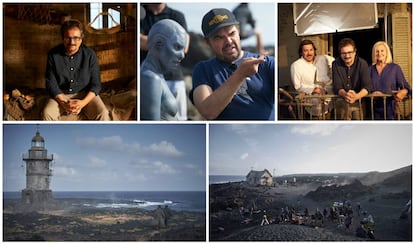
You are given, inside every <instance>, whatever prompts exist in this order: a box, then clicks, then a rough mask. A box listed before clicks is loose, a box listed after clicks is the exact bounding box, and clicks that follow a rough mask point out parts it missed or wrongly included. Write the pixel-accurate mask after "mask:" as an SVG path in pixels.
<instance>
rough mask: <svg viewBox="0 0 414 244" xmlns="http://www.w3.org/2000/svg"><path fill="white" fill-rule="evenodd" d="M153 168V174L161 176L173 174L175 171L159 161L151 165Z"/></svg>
mask: <svg viewBox="0 0 414 244" xmlns="http://www.w3.org/2000/svg"><path fill="white" fill-rule="evenodd" d="M153 165H154V166H155V170H154V173H161V174H175V173H177V171H176V170H175V169H174V168H173V167H171V166H170V165H168V164H165V163H163V162H160V161H156V162H154V164H153Z"/></svg>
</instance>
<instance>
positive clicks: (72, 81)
mask: <svg viewBox="0 0 414 244" xmlns="http://www.w3.org/2000/svg"><path fill="white" fill-rule="evenodd" d="M45 76H46V89H47V90H48V92H49V94H50V96H51V97H53V98H54V97H56V95H58V94H60V93H64V94H73V93H79V92H90V91H91V92H94V93H95V94H96V95H98V94H99V92H100V91H101V86H102V85H101V76H100V72H99V64H98V59H97V57H96V54H95V52H94V51H93V50H92V49H91V48H88V47H86V46H85V45H83V44H82V45H81V46H80V47H79V51H78V52H77V53H76V54H74V55H73V56H68V55H67V54H66V51H65V47H64V46H63V44H60V45H58V46H56V47H54V48H52V49H51V50H50V51H49V53H48V57H47V65H46V74H45Z"/></svg>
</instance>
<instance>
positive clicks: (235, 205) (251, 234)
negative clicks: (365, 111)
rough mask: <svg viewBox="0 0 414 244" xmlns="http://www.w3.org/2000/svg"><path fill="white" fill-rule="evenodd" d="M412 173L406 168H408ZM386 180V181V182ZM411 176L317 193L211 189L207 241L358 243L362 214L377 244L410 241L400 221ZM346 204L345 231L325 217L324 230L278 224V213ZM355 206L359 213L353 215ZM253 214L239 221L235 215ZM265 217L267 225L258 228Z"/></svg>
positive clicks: (311, 188) (309, 189)
mask: <svg viewBox="0 0 414 244" xmlns="http://www.w3.org/2000/svg"><path fill="white" fill-rule="evenodd" d="M409 170H411V168H409ZM390 179H391V180H390ZM411 182H412V181H411V173H410V174H406V173H405V174H401V175H398V176H394V177H393V178H389V179H385V180H383V181H381V182H376V183H375V184H371V185H364V184H362V183H361V182H360V181H354V182H352V181H349V183H348V184H344V185H333V186H329V187H321V186H320V184H315V183H303V184H302V183H297V184H295V185H289V186H281V185H277V186H273V187H261V186H257V187H254V186H248V185H247V184H246V183H245V182H236V183H226V184H213V185H210V228H209V233H210V235H209V236H210V240H226V241H228V240H233V241H234V240H236V241H269V240H274V241H275V240H277V241H363V240H369V238H360V237H357V236H356V233H355V231H356V228H357V227H358V226H359V225H360V221H361V220H362V218H363V214H362V213H363V212H364V211H366V212H367V213H368V214H371V215H372V216H373V217H374V220H375V228H374V235H375V239H376V240H381V241H411V240H412V221H411V218H412V217H411V213H410V215H409V216H408V218H400V215H401V212H402V211H403V209H404V207H405V204H406V203H407V201H408V200H410V199H411ZM345 199H346V200H348V201H350V202H351V203H352V204H353V209H354V217H353V221H352V224H351V226H350V228H349V229H346V228H345V227H344V226H343V225H338V222H337V221H335V222H333V221H331V220H330V219H329V217H328V218H327V219H325V220H324V223H323V225H321V226H314V225H311V224H308V223H303V224H297V223H292V222H283V223H280V222H279V219H280V218H279V216H280V213H281V208H284V207H286V206H288V207H293V208H295V210H296V212H297V213H303V212H304V209H305V208H308V209H309V212H310V213H314V212H315V210H316V208H318V209H320V210H321V211H322V210H323V209H324V208H326V207H329V206H332V204H333V202H335V201H343V200H345ZM357 203H359V204H360V206H361V208H362V210H361V214H360V216H358V214H357V210H356V207H357V205H356V204H357ZM241 207H243V208H244V209H251V208H253V210H254V211H252V212H251V213H250V212H249V211H246V214H244V216H241V214H240V209H241ZM264 211H266V215H267V217H268V219H269V221H270V222H271V224H270V225H264V226H261V225H260V224H261V220H262V216H263V213H264Z"/></svg>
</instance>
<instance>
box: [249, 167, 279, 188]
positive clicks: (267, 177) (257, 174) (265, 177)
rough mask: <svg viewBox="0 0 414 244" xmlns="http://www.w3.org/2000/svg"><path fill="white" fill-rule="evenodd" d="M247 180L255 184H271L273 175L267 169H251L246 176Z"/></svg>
mask: <svg viewBox="0 0 414 244" xmlns="http://www.w3.org/2000/svg"><path fill="white" fill-rule="evenodd" d="M246 182H247V183H248V184H249V185H253V186H258V185H261V186H271V185H272V184H273V177H272V175H271V174H270V172H269V171H268V170H267V169H264V170H262V171H256V170H250V172H249V173H248V174H247V176H246Z"/></svg>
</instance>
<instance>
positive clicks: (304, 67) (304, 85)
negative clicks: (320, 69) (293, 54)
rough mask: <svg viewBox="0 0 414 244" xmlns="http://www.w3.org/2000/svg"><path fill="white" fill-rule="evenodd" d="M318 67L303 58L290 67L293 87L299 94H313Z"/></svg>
mask: <svg viewBox="0 0 414 244" xmlns="http://www.w3.org/2000/svg"><path fill="white" fill-rule="evenodd" d="M315 74H316V66H315V65H314V64H312V63H309V62H307V61H306V60H305V59H304V58H303V57H301V58H300V59H298V60H296V61H295V62H293V63H292V65H290V77H291V79H292V83H293V87H294V88H295V90H296V91H298V92H304V93H306V94H310V93H312V91H313V89H314V88H315V83H314V81H315Z"/></svg>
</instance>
